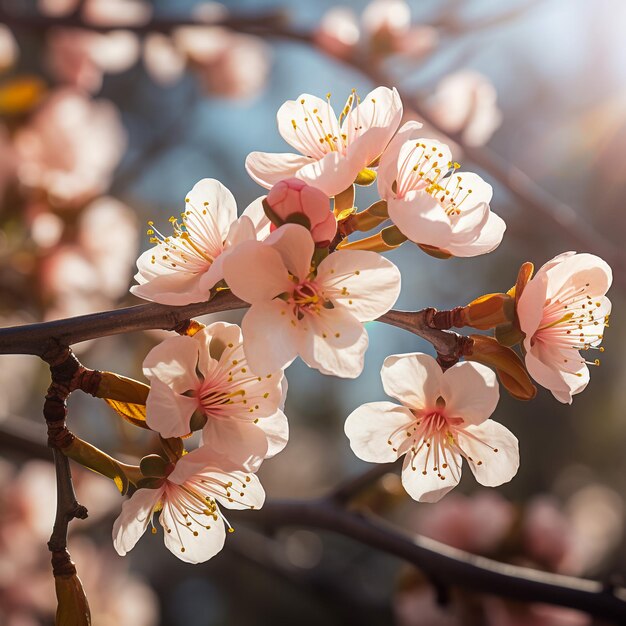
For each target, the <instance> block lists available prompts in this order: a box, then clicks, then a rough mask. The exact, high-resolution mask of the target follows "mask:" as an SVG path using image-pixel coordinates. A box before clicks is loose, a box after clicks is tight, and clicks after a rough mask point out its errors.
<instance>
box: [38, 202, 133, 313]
mask: <svg viewBox="0 0 626 626" xmlns="http://www.w3.org/2000/svg"><path fill="white" fill-rule="evenodd" d="M138 239H139V234H138V226H137V222H136V219H135V216H134V213H133V212H132V210H131V209H129V208H128V207H127V206H126V205H124V204H122V203H121V202H118V201H117V200H115V199H113V198H109V197H106V196H105V197H103V198H98V199H97V200H95V201H94V202H92V203H91V204H90V205H89V206H88V207H87V208H86V210H85V211H84V212H83V213H82V214H81V216H80V218H79V221H78V235H77V238H76V241H75V243H67V244H63V245H61V246H59V247H57V248H56V249H55V250H53V251H52V252H51V253H50V254H49V255H48V256H47V257H46V258H45V259H44V261H43V263H42V267H41V276H40V280H41V288H42V292H43V297H44V301H45V302H46V304H47V305H48V307H49V308H48V311H47V314H46V318H47V319H54V318H58V317H68V316H71V315H80V314H82V313H88V312H93V311H94V310H98V309H101V308H109V307H110V305H111V304H112V303H113V302H114V301H115V300H116V299H117V298H119V297H120V296H121V295H123V294H124V293H125V292H126V290H127V289H128V284H129V282H130V276H131V269H132V267H133V265H134V261H135V258H136V254H137V247H138Z"/></svg>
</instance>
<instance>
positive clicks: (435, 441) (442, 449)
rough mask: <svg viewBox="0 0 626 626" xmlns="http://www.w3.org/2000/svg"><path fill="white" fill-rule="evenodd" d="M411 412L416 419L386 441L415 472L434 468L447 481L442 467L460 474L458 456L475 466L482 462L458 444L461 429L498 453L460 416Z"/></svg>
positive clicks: (425, 473) (429, 470) (427, 472)
mask: <svg viewBox="0 0 626 626" xmlns="http://www.w3.org/2000/svg"><path fill="white" fill-rule="evenodd" d="M412 413H413V415H414V416H415V418H416V419H415V421H414V422H412V423H411V424H409V425H408V426H403V427H402V428H398V429H396V430H395V431H394V432H393V433H392V434H391V436H390V437H389V439H388V440H387V444H388V445H389V446H391V448H392V450H393V451H394V452H397V453H398V456H400V455H402V454H407V455H408V459H409V463H410V466H411V469H412V470H413V471H414V472H415V471H417V470H420V471H421V472H422V474H423V475H424V476H426V475H428V474H429V473H430V472H431V471H432V472H434V473H435V475H436V476H437V477H438V478H440V479H441V480H445V479H446V476H445V473H444V471H443V470H447V469H448V468H449V469H450V471H451V473H452V474H457V475H458V474H460V469H461V466H460V463H459V461H458V458H457V457H458V455H461V456H463V457H465V458H466V459H467V460H468V461H469V462H470V463H473V464H474V465H482V464H483V460H482V459H475V458H473V457H472V456H471V455H470V454H469V453H468V452H467V451H466V450H465V449H463V448H462V447H461V446H460V445H459V440H458V434H459V433H460V432H461V433H462V434H463V435H464V436H465V437H466V438H468V439H472V440H474V441H476V442H478V443H480V444H482V445H483V446H485V451H486V450H487V449H488V450H490V451H492V452H496V453H497V452H498V449H497V448H493V447H492V446H490V445H489V444H487V443H486V442H485V441H483V440H482V439H480V438H478V437H476V436H475V435H473V434H471V433H470V432H468V431H467V430H466V428H465V422H464V420H463V418H461V417H450V416H447V415H445V414H444V413H443V412H441V411H440V410H437V409H435V410H434V411H432V410H428V411H425V410H412ZM424 452H425V453H424ZM418 455H420V456H419V459H418Z"/></svg>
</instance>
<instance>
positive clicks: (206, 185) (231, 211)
mask: <svg viewBox="0 0 626 626" xmlns="http://www.w3.org/2000/svg"><path fill="white" fill-rule="evenodd" d="M190 209H192V210H193V211H194V213H195V214H196V215H198V216H199V217H200V216H202V217H204V220H203V222H204V227H205V228H206V230H207V231H211V230H212V229H213V228H214V224H215V225H217V228H218V232H219V235H220V239H219V240H220V243H221V242H223V241H224V240H225V239H226V236H227V235H228V230H229V229H230V225H231V224H232V223H233V222H234V221H235V220H236V219H237V203H236V202H235V198H234V196H233V194H232V193H231V192H230V191H229V190H228V189H227V188H226V187H225V186H224V185H222V183H220V182H219V180H215V179H214V178H203V179H202V180H200V181H198V182H197V183H196V184H195V185H194V186H193V188H192V189H191V191H190V192H189V193H188V194H187V196H186V198H185V210H190ZM205 211H206V213H205ZM216 234H217V233H211V236H212V237H213V236H215V235H216Z"/></svg>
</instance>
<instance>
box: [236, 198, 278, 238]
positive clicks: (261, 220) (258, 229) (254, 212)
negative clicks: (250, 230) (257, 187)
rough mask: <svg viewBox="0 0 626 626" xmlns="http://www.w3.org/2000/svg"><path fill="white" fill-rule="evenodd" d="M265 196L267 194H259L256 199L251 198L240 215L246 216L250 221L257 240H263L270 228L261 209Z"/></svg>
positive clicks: (269, 223) (267, 219)
mask: <svg viewBox="0 0 626 626" xmlns="http://www.w3.org/2000/svg"><path fill="white" fill-rule="evenodd" d="M266 197H267V196H260V197H259V198H257V199H256V200H253V201H252V202H251V203H250V204H249V205H248V206H247V207H246V209H245V210H244V212H243V214H242V215H241V217H247V218H249V219H250V220H251V221H252V225H253V226H254V232H255V234H256V238H257V239H258V240H259V241H263V240H264V239H265V238H266V237H267V236H268V235H269V234H270V228H271V222H270V220H269V218H268V217H267V215H265V211H264V210H263V200H265V198H266Z"/></svg>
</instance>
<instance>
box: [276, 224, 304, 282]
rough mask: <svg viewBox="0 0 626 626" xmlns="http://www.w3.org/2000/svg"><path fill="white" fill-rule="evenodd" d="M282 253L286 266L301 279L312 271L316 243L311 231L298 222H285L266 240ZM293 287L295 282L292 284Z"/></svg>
mask: <svg viewBox="0 0 626 626" xmlns="http://www.w3.org/2000/svg"><path fill="white" fill-rule="evenodd" d="M264 243H265V244H266V245H268V246H272V248H273V249H274V250H276V251H277V252H278V254H280V256H281V258H282V261H283V264H284V266H285V267H286V268H287V269H288V270H289V272H291V274H293V275H294V276H296V277H297V278H299V279H300V280H301V281H302V280H305V279H306V277H307V276H308V275H309V273H310V271H311V258H312V256H313V250H314V249H315V243H314V241H313V238H312V237H311V233H310V232H309V231H308V230H307V229H306V228H305V227H304V226H299V225H298V224H284V225H283V226H281V227H280V228H277V229H276V230H275V231H274V232H273V233H272V234H271V235H270V236H269V237H268V238H267V239H266V240H265V242H264ZM291 286H292V287H293V283H292V284H291Z"/></svg>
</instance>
